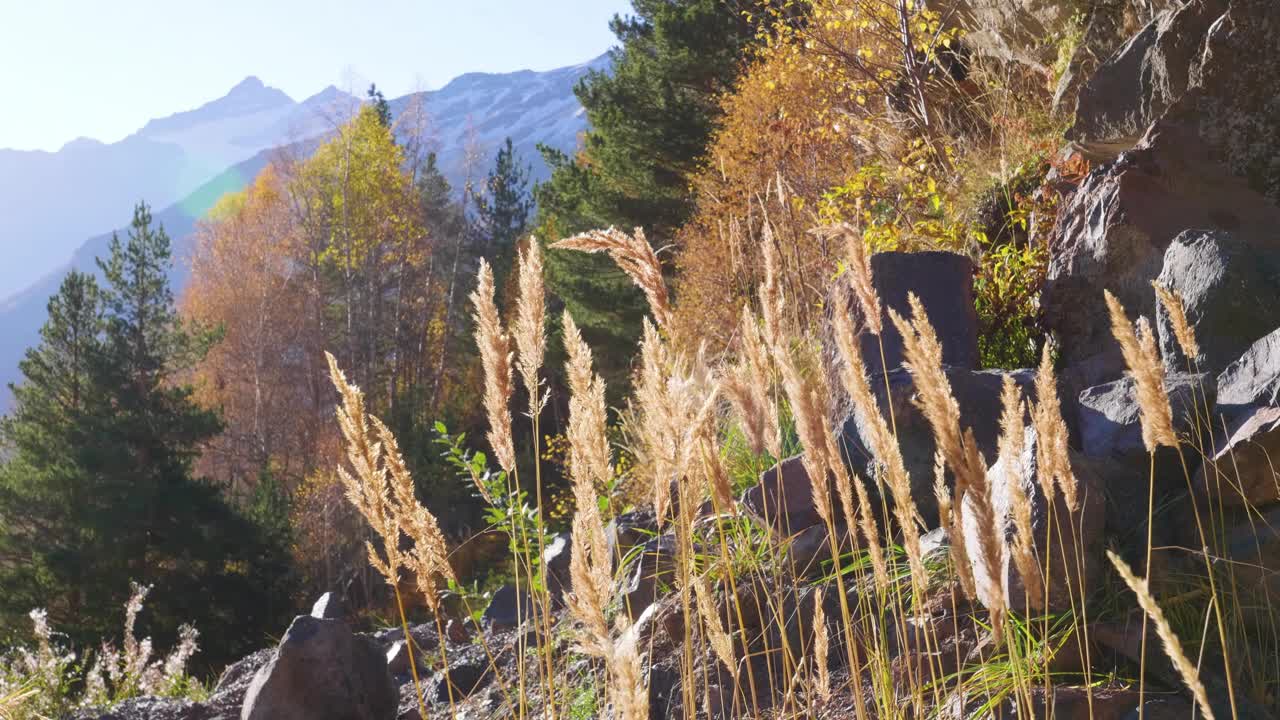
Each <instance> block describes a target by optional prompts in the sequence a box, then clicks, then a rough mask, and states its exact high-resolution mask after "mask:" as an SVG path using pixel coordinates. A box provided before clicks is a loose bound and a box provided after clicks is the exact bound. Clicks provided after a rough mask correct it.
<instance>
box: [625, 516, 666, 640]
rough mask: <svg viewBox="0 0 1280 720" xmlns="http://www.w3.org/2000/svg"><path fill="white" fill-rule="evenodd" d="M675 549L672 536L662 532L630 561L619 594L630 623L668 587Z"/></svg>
mask: <svg viewBox="0 0 1280 720" xmlns="http://www.w3.org/2000/svg"><path fill="white" fill-rule="evenodd" d="M677 550H678V545H677V543H676V537H675V536H674V535H662V536H659V537H656V538H653V539H652V540H650V541H648V542H646V543H645V544H644V546H643V548H642V549H641V551H640V552H639V553H638V555H637V557H636V558H635V559H634V560H632V561H631V566H630V567H629V568H628V569H627V570H626V574H625V575H624V576H623V579H622V582H621V586H620V588H619V594H620V595H621V597H622V608H623V611H624V612H626V613H627V616H628V617H630V618H631V620H632V621H633V622H634V621H635V620H636V618H638V617H640V615H641V614H643V613H644V611H645V610H647V609H648V608H649V606H650V605H652V604H654V603H655V602H657V600H658V599H659V598H661V597H662V596H663V595H665V594H666V592H667V591H668V590H669V588H670V587H671V585H672V583H673V581H674V579H675V571H676V552H677Z"/></svg>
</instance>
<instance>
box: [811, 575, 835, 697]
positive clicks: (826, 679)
mask: <svg viewBox="0 0 1280 720" xmlns="http://www.w3.org/2000/svg"><path fill="white" fill-rule="evenodd" d="M829 646H830V643H829V641H828V638H827V616H826V613H825V612H824V611H823V609H822V593H814V594H813V662H814V664H815V665H817V667H818V687H817V690H818V697H819V698H820V699H822V700H826V699H828V698H830V697H831V670H830V668H828V667H827V663H828V656H829V652H830V650H829Z"/></svg>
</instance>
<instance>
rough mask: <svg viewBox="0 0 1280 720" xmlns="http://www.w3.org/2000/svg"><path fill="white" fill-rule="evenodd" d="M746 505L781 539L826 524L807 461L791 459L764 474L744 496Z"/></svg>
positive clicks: (801, 458) (743, 502) (799, 457)
mask: <svg viewBox="0 0 1280 720" xmlns="http://www.w3.org/2000/svg"><path fill="white" fill-rule="evenodd" d="M742 506H743V507H744V508H746V509H747V511H748V512H750V513H751V514H752V515H753V516H755V518H756V519H757V520H759V521H760V522H761V523H763V524H764V525H765V526H766V527H769V528H771V529H772V530H773V531H774V532H775V533H777V534H778V535H780V536H784V537H785V536H790V535H794V534H796V533H798V532H800V531H801V530H804V529H805V528H808V527H811V526H813V525H817V524H818V523H820V522H822V518H820V517H818V511H817V509H815V508H814V506H813V485H812V483H810V481H809V473H808V471H806V470H805V469H804V458H803V457H801V456H799V455H797V456H795V457H790V458H787V459H786V460H783V461H782V462H780V463H778V464H777V465H775V466H773V467H771V468H769V469H768V470H765V471H764V472H763V473H761V474H760V481H759V482H758V483H756V484H755V485H754V486H752V487H750V488H747V490H746V491H745V492H744V493H743V494H742Z"/></svg>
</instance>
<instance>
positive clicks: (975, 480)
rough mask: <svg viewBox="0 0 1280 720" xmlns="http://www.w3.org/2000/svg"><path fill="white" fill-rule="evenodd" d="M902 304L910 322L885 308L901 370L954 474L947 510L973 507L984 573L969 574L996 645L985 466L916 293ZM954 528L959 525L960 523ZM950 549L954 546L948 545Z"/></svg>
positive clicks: (991, 515) (999, 558)
mask: <svg viewBox="0 0 1280 720" xmlns="http://www.w3.org/2000/svg"><path fill="white" fill-rule="evenodd" d="M907 301H908V304H909V305H910V307H911V321H907V320H905V319H904V318H903V317H902V316H901V315H900V314H899V313H898V312H897V311H895V310H890V311H889V316H890V319H891V320H892V321H893V324H894V326H896V327H897V329H898V332H899V333H901V334H902V342H903V347H904V349H905V355H906V363H905V366H906V368H907V370H908V371H909V372H910V373H911V375H912V377H913V378H914V379H915V387H916V398H915V400H914V402H915V404H916V406H917V407H919V408H920V411H921V412H922V413H923V414H924V416H925V418H926V419H927V420H928V421H929V425H930V427H931V428H932V429H933V435H934V438H935V440H936V441H937V444H938V449H939V450H941V452H942V456H943V457H944V458H945V459H946V464H947V466H948V467H949V468H950V469H951V472H952V474H953V475H954V476H955V480H956V490H955V500H953V502H952V509H953V510H954V511H955V512H957V513H961V514H963V513H965V512H966V511H967V510H968V509H969V508H972V511H973V514H974V520H975V523H974V525H975V526H976V530H977V536H978V538H977V539H978V547H977V548H969V552H970V553H972V552H973V551H974V550H976V551H977V553H978V555H977V559H978V560H979V562H978V563H977V565H978V566H980V567H981V568H982V570H983V572H982V574H981V575H975V576H974V580H975V584H974V587H975V589H976V590H977V591H978V595H979V597H981V598H982V600H983V602H984V603H985V604H986V605H987V608H988V610H990V611H991V620H992V630H993V634H994V635H995V639H996V643H997V644H999V642H1000V639H1001V637H1002V632H1003V628H1002V626H1003V620H1004V614H1005V610H1006V607H1005V598H1004V592H1003V589H1002V586H1003V583H1001V582H1000V577H999V568H1001V567H1002V566H1003V552H1004V542H1003V540H1002V539H1001V538H1000V537H999V535H998V534H997V525H996V518H995V511H994V510H993V508H992V501H991V495H990V487H989V483H988V482H987V468H986V462H985V461H984V460H983V458H982V454H981V452H979V450H978V445H977V441H976V440H975V439H974V437H973V430H972V428H970V429H967V430H964V431H961V429H960V405H959V404H958V403H957V402H956V399H955V397H954V395H952V393H951V382H950V381H949V380H948V379H947V375H946V373H945V372H944V371H943V369H942V367H943V366H942V345H941V344H940V343H939V342H938V336H937V333H936V332H935V331H934V329H933V325H931V324H930V323H929V318H928V315H927V313H926V312H925V309H924V306H923V305H922V304H921V303H920V298H918V297H916V295H915V293H911V294H909V295H908V296H907ZM956 524H957V525H960V526H961V527H964V523H960V522H958V523H956ZM952 547H953V548H955V547H956V546H955V545H954V544H953V545H952ZM956 560H957V564H959V562H960V561H961V560H962V558H960V557H958V556H957V558H956Z"/></svg>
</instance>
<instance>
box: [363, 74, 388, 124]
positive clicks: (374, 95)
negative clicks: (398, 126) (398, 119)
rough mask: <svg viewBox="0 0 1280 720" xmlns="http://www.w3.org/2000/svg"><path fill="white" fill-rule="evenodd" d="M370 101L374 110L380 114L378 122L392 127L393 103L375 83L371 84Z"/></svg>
mask: <svg viewBox="0 0 1280 720" xmlns="http://www.w3.org/2000/svg"><path fill="white" fill-rule="evenodd" d="M367 95H368V97H369V103H370V104H371V105H373V111H374V112H375V113H377V114H378V122H379V123H381V124H382V127H384V128H389V127H391V104H390V103H388V102H387V98H386V97H384V96H383V94H382V91H381V90H379V89H378V86H377V85H376V84H374V83H370V84H369V92H368V93H367Z"/></svg>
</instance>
